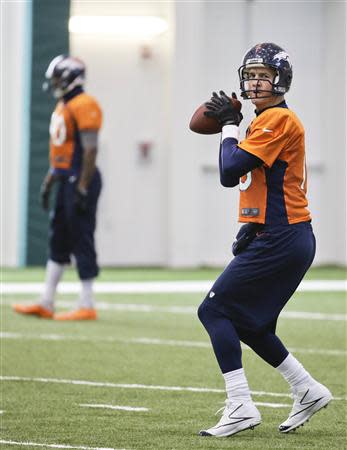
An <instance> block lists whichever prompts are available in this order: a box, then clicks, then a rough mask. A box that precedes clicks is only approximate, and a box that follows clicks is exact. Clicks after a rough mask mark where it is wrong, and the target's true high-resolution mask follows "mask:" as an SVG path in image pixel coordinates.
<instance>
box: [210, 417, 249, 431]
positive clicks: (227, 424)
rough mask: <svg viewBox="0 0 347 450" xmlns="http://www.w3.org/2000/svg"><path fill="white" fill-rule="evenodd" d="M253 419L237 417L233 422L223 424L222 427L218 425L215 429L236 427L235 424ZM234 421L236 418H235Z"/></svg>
mask: <svg viewBox="0 0 347 450" xmlns="http://www.w3.org/2000/svg"><path fill="white" fill-rule="evenodd" d="M253 418H254V417H238V418H237V420H235V421H234V422H229V423H225V424H224V425H220V426H219V427H215V428H216V429H217V428H222V427H228V426H229V425H236V424H237V423H240V422H244V421H245V420H249V419H253ZM235 419H236V418H235Z"/></svg>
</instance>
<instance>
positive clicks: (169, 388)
mask: <svg viewBox="0 0 347 450" xmlns="http://www.w3.org/2000/svg"><path fill="white" fill-rule="evenodd" d="M0 381H28V382H38V383H59V384H72V385H80V386H81V385H82V386H93V387H107V388H118V389H149V390H153V391H176V392H201V393H225V390H224V389H216V388H205V387H191V386H158V385H151V384H123V383H110V382H101V381H87V380H66V379H63V378H31V377H17V376H0ZM252 394H253V395H259V396H269V397H286V398H291V394H282V393H279V392H265V391H252ZM334 400H346V398H345V397H334Z"/></svg>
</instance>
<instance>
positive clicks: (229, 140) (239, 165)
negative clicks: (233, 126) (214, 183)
mask: <svg viewBox="0 0 347 450" xmlns="http://www.w3.org/2000/svg"><path fill="white" fill-rule="evenodd" d="M225 136H226V137H225ZM262 164H263V161H262V160H261V159H260V158H258V157H256V156H254V155H251V154H250V153H248V152H245V151H244V150H242V149H240V148H239V147H238V145H237V138H236V137H234V136H232V134H231V135H230V133H224V128H223V133H222V142H221V145H220V148H219V175H220V182H221V184H222V185H223V186H225V187H234V186H237V185H238V184H239V181H240V177H242V176H243V175H245V174H246V173H247V172H249V171H251V170H253V169H255V168H256V167H259V166H261V165H262Z"/></svg>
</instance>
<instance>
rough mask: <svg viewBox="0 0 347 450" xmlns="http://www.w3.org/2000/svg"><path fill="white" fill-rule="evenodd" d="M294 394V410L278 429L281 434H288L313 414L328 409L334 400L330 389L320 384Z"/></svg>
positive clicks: (303, 388) (304, 388) (306, 387)
mask: <svg viewBox="0 0 347 450" xmlns="http://www.w3.org/2000/svg"><path fill="white" fill-rule="evenodd" d="M292 393H293V398H294V404H293V408H292V411H291V413H290V414H289V417H288V419H287V420H286V421H285V422H283V423H281V425H280V426H279V427H278V429H279V431H280V432H281V433H288V432H289V431H292V430H295V429H296V428H298V427H300V425H303V424H304V423H305V422H307V421H308V420H309V419H310V418H311V417H312V416H313V414H315V413H316V412H318V411H319V410H320V409H322V408H324V407H326V406H327V404H328V403H329V402H330V401H331V400H332V398H333V396H332V395H331V392H330V391H329V389H328V388H326V387H325V386H323V385H322V384H320V383H318V382H317V383H316V384H313V385H310V386H305V387H302V388H300V390H297V391H292Z"/></svg>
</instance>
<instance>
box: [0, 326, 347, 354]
mask: <svg viewBox="0 0 347 450" xmlns="http://www.w3.org/2000/svg"><path fill="white" fill-rule="evenodd" d="M0 339H13V340H39V341H40V340H42V341H48V342H49V341H51V342H54V341H75V342H109V343H113V342H116V343H122V344H144V345H164V346H165V345H166V346H170V347H188V348H206V349H211V343H210V342H202V341H178V340H173V339H158V338H146V337H139V338H129V339H122V338H115V337H110V336H106V337H102V336H93V337H90V336H75V335H67V334H33V333H13V332H6V331H2V332H0ZM242 347H243V349H244V350H251V349H250V348H249V347H248V346H247V345H242ZM288 350H289V351H290V352H292V353H308V354H314V355H326V356H346V355H347V351H346V350H330V349H315V348H288Z"/></svg>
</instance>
